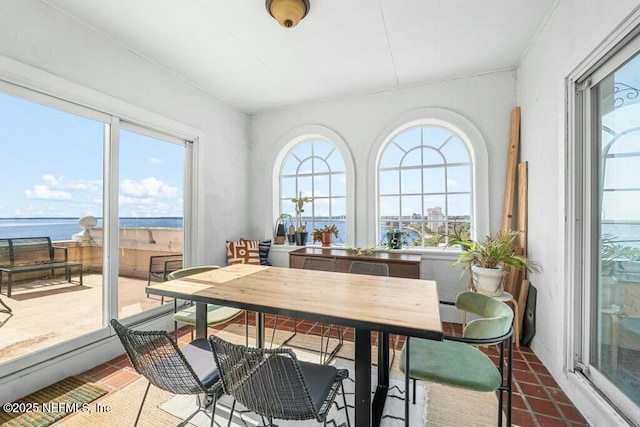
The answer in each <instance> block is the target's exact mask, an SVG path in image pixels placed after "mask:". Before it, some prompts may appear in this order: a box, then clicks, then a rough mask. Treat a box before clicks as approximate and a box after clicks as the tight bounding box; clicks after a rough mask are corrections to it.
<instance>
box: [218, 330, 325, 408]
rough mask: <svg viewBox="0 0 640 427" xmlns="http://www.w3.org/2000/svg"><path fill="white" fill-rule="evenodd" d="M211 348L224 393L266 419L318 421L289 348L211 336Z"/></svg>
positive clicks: (295, 359)
mask: <svg viewBox="0 0 640 427" xmlns="http://www.w3.org/2000/svg"><path fill="white" fill-rule="evenodd" d="M209 342H210V343H211V349H212V350H213V355H214V358H215V361H216V365H217V366H218V370H219V372H220V377H221V379H222V384H223V388H224V391H225V393H227V394H230V395H231V396H233V397H234V398H235V399H236V400H237V401H238V402H240V403H241V404H242V405H244V406H245V407H246V408H247V409H249V410H251V411H253V412H255V413H256V414H258V415H262V416H264V417H267V418H269V419H271V418H277V419H283V420H308V419H318V417H319V415H318V411H317V410H316V409H315V407H314V405H313V402H312V400H311V396H310V394H309V389H308V387H307V384H306V382H305V380H304V376H303V374H302V370H301V368H300V364H299V362H298V360H297V358H296V356H295V354H294V353H293V351H292V350H291V349H288V348H278V349H273V350H270V349H263V348H250V347H246V346H243V345H236V344H232V343H229V342H227V341H224V340H223V339H221V338H219V337H216V336H215V335H212V336H211V337H209Z"/></svg>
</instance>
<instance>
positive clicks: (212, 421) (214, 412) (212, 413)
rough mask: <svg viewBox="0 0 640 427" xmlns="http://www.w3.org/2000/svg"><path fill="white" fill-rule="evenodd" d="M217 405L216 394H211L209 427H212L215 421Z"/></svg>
mask: <svg viewBox="0 0 640 427" xmlns="http://www.w3.org/2000/svg"><path fill="white" fill-rule="evenodd" d="M217 405H218V393H213V403H212V405H211V424H209V426H210V427H213V425H214V424H215V419H216V406H217Z"/></svg>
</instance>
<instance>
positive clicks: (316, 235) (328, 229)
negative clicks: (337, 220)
mask: <svg viewBox="0 0 640 427" xmlns="http://www.w3.org/2000/svg"><path fill="white" fill-rule="evenodd" d="M323 233H328V234H331V235H332V236H334V237H338V233H339V230H338V227H337V226H336V225H335V224H331V225H325V226H324V227H322V228H316V229H314V230H313V242H314V243H315V242H321V241H322V234H323Z"/></svg>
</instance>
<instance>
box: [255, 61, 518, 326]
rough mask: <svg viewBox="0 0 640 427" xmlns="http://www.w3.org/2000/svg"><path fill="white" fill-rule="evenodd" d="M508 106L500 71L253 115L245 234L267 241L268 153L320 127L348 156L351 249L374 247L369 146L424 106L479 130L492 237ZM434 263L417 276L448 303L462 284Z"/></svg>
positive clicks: (508, 77) (506, 79)
mask: <svg viewBox="0 0 640 427" xmlns="http://www.w3.org/2000/svg"><path fill="white" fill-rule="evenodd" d="M310 84H312V82H310ZM515 105H516V102H515V75H514V73H513V72H512V71H503V72H496V73H490V74H485V75H479V76H474V77H466V78H459V79H451V80H446V81H441V82H435V83H430V84H423V85H417V86H413V87H406V88H401V89H397V90H393V91H385V92H379V93H374V94H369V95H364V96H357V97H351V98H347V99H340V100H335V101H332V102H322V103H317V104H307V105H301V106H296V107H292V108H286V109H281V110H277V111H270V112H264V113H259V114H256V115H253V116H252V118H251V127H250V129H251V131H250V138H251V141H252V149H251V156H250V158H251V161H250V167H249V170H250V190H249V191H250V193H251V199H250V200H251V201H250V204H249V210H250V211H251V226H252V232H253V234H252V235H253V236H259V237H269V236H271V235H272V233H273V227H274V218H272V217H271V216H270V215H269V214H270V213H271V212H273V209H274V207H273V206H272V204H273V201H272V194H273V183H272V180H271V179H269V177H271V176H272V174H273V160H274V157H275V154H276V153H277V152H278V151H279V150H280V149H281V148H282V146H283V145H284V144H286V142H288V141H287V140H286V138H283V136H284V135H285V134H289V133H290V131H291V130H292V129H296V128H300V127H304V126H310V125H320V126H324V127H325V128H328V129H330V130H332V131H333V132H335V133H337V134H338V135H339V136H340V137H341V138H342V140H343V141H344V142H345V143H346V145H347V146H348V147H349V150H350V152H351V155H352V156H353V161H354V165H355V176H356V179H355V198H356V204H355V210H356V212H355V218H350V220H351V221H355V224H356V230H355V235H356V241H355V242H354V243H353V245H354V246H362V247H367V246H373V245H374V244H376V243H377V242H376V241H374V240H375V237H374V236H375V234H376V233H375V232H374V231H373V230H375V225H374V224H375V221H374V220H375V218H373V215H374V214H373V192H374V191H375V189H374V187H373V183H372V182H371V179H370V175H369V173H370V169H371V168H372V167H373V165H372V164H371V159H372V157H373V156H372V146H373V144H374V143H375V142H376V140H378V139H379V138H380V137H381V133H382V132H383V130H384V129H385V128H387V127H388V126H389V124H390V123H392V122H394V120H395V119H396V118H397V117H398V116H400V115H403V114H405V113H407V112H409V111H412V110H415V109H419V108H425V107H438V108H444V109H447V110H450V111H453V112H455V113H457V114H459V115H461V116H463V117H465V118H466V119H468V120H469V121H470V122H471V123H472V124H473V125H474V126H475V127H476V128H477V129H478V130H479V131H480V133H481V135H482V137H483V138H484V140H485V142H486V144H487V149H488V154H489V199H490V217H491V218H490V224H491V230H492V231H496V230H498V229H499V226H500V221H501V215H502V199H503V195H504V194H503V193H504V182H505V175H506V163H507V147H508V141H509V131H510V129H509V126H510V117H511V110H512V108H513V107H514V106H515ZM276 209H277V207H276ZM367 227H369V228H371V229H370V230H368V229H367ZM368 236H371V237H369V238H368ZM367 239H369V240H367ZM437 258H438V259H437V260H435V259H431V260H429V261H425V262H423V267H422V277H423V278H425V279H436V280H438V285H439V290H440V297H441V298H449V299H451V298H453V297H455V295H456V293H457V292H458V291H460V290H462V289H463V288H464V284H463V283H462V281H461V280H460V277H459V274H458V271H457V270H452V269H450V268H449V266H450V264H451V262H452V259H451V258H446V257H444V258H443V257H442V256H440V257H437ZM457 320H458V321H459V318H458V319H457Z"/></svg>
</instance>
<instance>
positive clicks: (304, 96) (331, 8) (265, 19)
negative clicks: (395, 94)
mask: <svg viewBox="0 0 640 427" xmlns="http://www.w3.org/2000/svg"><path fill="white" fill-rule="evenodd" d="M41 1H43V2H44V3H47V4H49V5H51V6H53V7H55V8H57V9H59V10H61V11H63V12H65V13H68V14H69V15H71V16H73V17H75V18H77V19H78V20H80V21H83V22H85V23H86V24H87V25H88V26H90V27H92V28H94V29H95V30H97V31H98V32H100V33H102V34H105V35H107V36H108V37H110V38H112V39H113V40H115V41H117V42H118V43H120V44H122V45H123V46H126V47H127V48H128V49H130V50H132V51H134V52H137V53H138V54H139V55H141V56H143V57H145V58H147V59H149V60H150V61H153V62H155V63H157V64H159V65H161V66H163V67H165V68H166V69H168V70H171V71H172V72H173V73H175V74H177V75H179V76H181V77H182V78H184V79H186V80H188V81H189V82H191V83H192V84H194V85H196V86H198V87H200V88H202V89H203V90H205V91H207V92H208V93H210V94H213V95H215V96H216V97H218V98H220V99H222V100H224V101H225V102H227V103H229V104H231V105H233V106H235V107H237V108H239V109H241V110H242V111H246V112H248V113H254V112H259V111H264V110H268V109H273V108H278V107H283V106H288V105H295V104H300V103H306V102H312V101H317V100H325V99H333V98H339V97H345V96H351V95H356V94H362V93H370V92H375V91H381V90H389V89H392V88H395V87H399V86H407V85H413V84H417V83H421V82H428V81H434V80H439V79H443V78H450V77H458V76H466V75H473V74H478V73H484V72H489V71H496V70H504V69H510V68H514V67H516V66H517V65H518V64H519V62H520V60H521V58H522V56H523V55H524V53H525V52H526V50H527V48H528V47H529V46H530V44H531V42H532V41H533V39H534V38H535V36H536V34H537V32H538V31H539V29H540V28H541V26H542V25H543V24H544V22H545V19H546V18H547V17H548V16H549V14H550V12H551V10H552V9H553V7H554V5H555V3H556V2H557V1H558V0H534V1H531V0H310V2H311V8H310V12H309V14H308V15H307V17H306V18H305V19H304V20H303V21H301V22H300V24H298V26H297V27H295V28H291V29H286V28H282V27H280V26H279V25H278V23H277V22H276V21H275V20H274V19H273V18H272V17H271V16H270V15H269V14H268V12H267V10H266V8H265V5H264V1H263V0H133V1H132V0H109V1H87V0H41Z"/></svg>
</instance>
